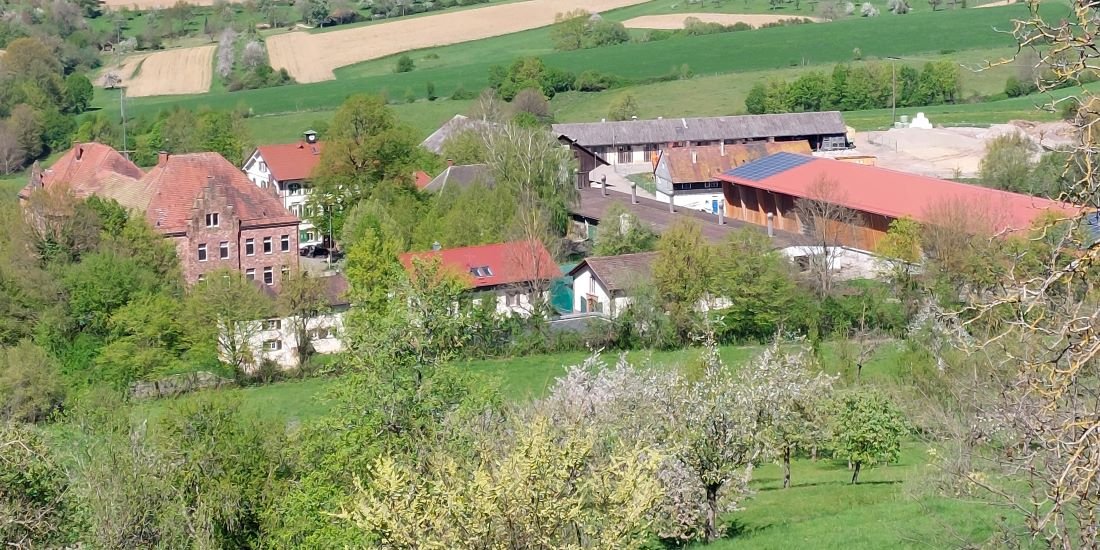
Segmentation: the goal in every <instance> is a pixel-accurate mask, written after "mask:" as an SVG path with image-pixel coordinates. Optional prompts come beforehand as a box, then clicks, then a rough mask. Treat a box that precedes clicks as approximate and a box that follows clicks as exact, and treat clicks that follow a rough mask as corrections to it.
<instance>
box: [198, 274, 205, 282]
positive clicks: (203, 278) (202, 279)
mask: <svg viewBox="0 0 1100 550" xmlns="http://www.w3.org/2000/svg"><path fill="white" fill-rule="evenodd" d="M205 280H206V275H203V274H202V273H199V282H200V283H201V282H203V281H205Z"/></svg>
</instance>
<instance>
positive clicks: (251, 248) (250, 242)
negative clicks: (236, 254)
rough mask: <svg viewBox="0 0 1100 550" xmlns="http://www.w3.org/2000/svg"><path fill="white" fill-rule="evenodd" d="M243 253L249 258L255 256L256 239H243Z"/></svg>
mask: <svg viewBox="0 0 1100 550" xmlns="http://www.w3.org/2000/svg"><path fill="white" fill-rule="evenodd" d="M244 253H245V254H247V255H249V256H255V255H256V239H245V241H244Z"/></svg>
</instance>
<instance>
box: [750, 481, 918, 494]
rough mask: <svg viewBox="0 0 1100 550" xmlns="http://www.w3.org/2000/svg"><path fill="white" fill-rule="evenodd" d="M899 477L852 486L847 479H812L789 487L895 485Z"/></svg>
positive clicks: (765, 488)
mask: <svg viewBox="0 0 1100 550" xmlns="http://www.w3.org/2000/svg"><path fill="white" fill-rule="evenodd" d="M901 482H902V480H900V479H889V480H883V481H860V482H859V483H856V484H855V485H854V486H853V485H852V484H851V483H849V482H847V481H814V482H812V483H792V484H791V487H790V488H791V489H799V488H802V487H826V486H830V487H862V486H864V485H897V484H899V483H901ZM782 490H783V487H782V486H779V487H760V488H757V489H756V492H758V493H766V492H768V491H782Z"/></svg>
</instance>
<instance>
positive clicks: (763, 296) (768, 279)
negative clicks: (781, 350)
mask: <svg viewBox="0 0 1100 550" xmlns="http://www.w3.org/2000/svg"><path fill="white" fill-rule="evenodd" d="M715 263H716V266H715V277H714V281H715V284H716V286H715V288H714V291H715V292H716V293H717V294H718V295H720V296H723V297H725V298H726V299H728V300H729V306H728V307H724V308H722V310H721V311H720V315H721V316H722V323H721V325H720V329H719V330H720V336H721V337H722V338H723V340H726V341H746V340H756V341H765V340H767V339H770V338H773V337H774V336H775V334H776V333H777V332H781V331H787V332H802V331H803V330H805V327H806V321H807V317H809V315H808V312H809V311H810V310H811V307H812V306H811V296H810V295H809V293H808V292H807V291H806V290H805V289H804V288H801V287H799V286H798V284H797V283H796V281H795V279H794V276H793V274H792V273H791V267H790V264H789V262H788V261H787V260H786V258H784V257H783V256H781V255H780V254H779V253H778V252H776V251H775V250H774V249H773V246H772V243H771V241H770V240H769V239H768V237H767V235H765V234H763V233H761V232H759V231H755V230H752V229H743V230H741V231H737V232H735V233H732V234H731V235H730V236H729V237H728V238H727V239H726V242H725V243H723V244H722V245H721V246H720V247H719V248H718V249H717V250H716V253H715Z"/></svg>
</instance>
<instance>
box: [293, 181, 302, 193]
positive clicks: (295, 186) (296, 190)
mask: <svg viewBox="0 0 1100 550" xmlns="http://www.w3.org/2000/svg"><path fill="white" fill-rule="evenodd" d="M290 194H291V195H301V194H302V186H301V185H299V184H297V183H292V184H290Z"/></svg>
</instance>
